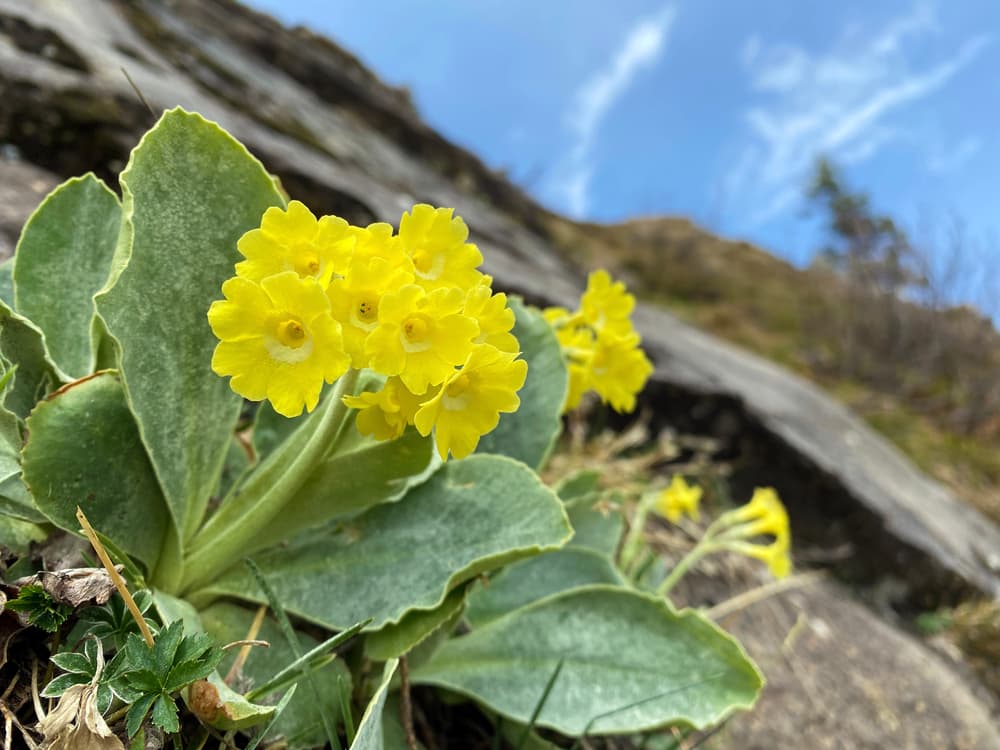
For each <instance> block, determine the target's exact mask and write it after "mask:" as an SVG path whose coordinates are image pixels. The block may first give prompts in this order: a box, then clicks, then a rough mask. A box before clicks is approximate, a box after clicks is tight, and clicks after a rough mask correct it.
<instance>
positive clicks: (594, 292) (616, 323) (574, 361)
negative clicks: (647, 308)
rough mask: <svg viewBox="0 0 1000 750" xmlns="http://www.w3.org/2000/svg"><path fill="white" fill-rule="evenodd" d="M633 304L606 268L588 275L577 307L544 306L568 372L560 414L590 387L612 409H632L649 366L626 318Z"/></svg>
mask: <svg viewBox="0 0 1000 750" xmlns="http://www.w3.org/2000/svg"><path fill="white" fill-rule="evenodd" d="M634 307H635V298H634V297H633V296H632V295H631V294H629V293H628V292H626V291H625V285H624V284H622V283H621V282H620V281H612V280H611V276H609V275H608V273H607V271H595V272H594V273H592V274H590V276H589V278H588V281H587V290H586V291H585V292H584V293H583V296H582V297H581V298H580V309H579V310H577V311H576V312H570V311H569V310H567V309H566V308H563V307H549V308H546V309H545V310H543V312H542V314H543V316H544V318H545V320H546V321H547V322H548V323H549V325H550V326H552V329H553V330H554V331H555V334H556V338H557V339H558V341H559V345H560V346H561V347H562V352H563V358H564V359H565V361H566V368H567V371H568V375H569V387H568V390H567V394H566V401H565V403H564V404H563V412H567V411H570V410H571V409H575V408H576V407H577V406H579V405H580V402H581V401H582V400H583V396H584V394H585V393H586V392H587V391H588V390H591V389H593V390H594V391H596V392H597V394H598V395H599V396H600V397H601V400H602V401H604V402H605V403H610V404H611V407H612V408H613V409H614V410H615V411H617V412H620V413H624V412H631V411H633V410H634V409H635V400H636V395H637V394H638V393H639V391H641V390H642V389H643V387H644V386H645V384H646V380H647V379H648V378H649V376H650V374H652V372H653V366H652V364H651V363H650V362H649V359H648V358H647V357H646V354H645V353H644V352H643V351H642V349H641V348H640V346H639V345H640V343H641V340H640V338H639V334H638V333H636V332H635V330H634V329H633V328H632V322H631V320H630V319H629V315H631V313H632V309H633V308H634Z"/></svg>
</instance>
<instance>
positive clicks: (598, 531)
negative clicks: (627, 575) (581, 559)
mask: <svg viewBox="0 0 1000 750" xmlns="http://www.w3.org/2000/svg"><path fill="white" fill-rule="evenodd" d="M600 503H601V500H600V496H593V495H591V496H589V497H581V498H579V499H577V500H574V501H572V502H569V503H566V513H567V514H568V515H569V522H570V524H572V526H573V531H574V532H575V533H574V534H573V540H572V541H571V542H570V546H572V547H581V548H584V549H590V550H594V551H595V552H598V553H600V554H602V555H604V556H605V557H607V558H609V559H611V558H613V557H614V555H615V553H616V552H617V551H618V545H619V543H620V542H621V538H622V533H623V532H624V531H625V519H624V518H623V517H622V514H621V512H620V511H618V510H617V509H615V508H607V509H605V508H602V506H601V505H600Z"/></svg>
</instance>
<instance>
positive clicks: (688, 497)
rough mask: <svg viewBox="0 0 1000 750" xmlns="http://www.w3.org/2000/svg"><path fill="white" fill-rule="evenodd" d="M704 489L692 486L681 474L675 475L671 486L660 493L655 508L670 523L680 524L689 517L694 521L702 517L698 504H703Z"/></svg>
mask: <svg viewBox="0 0 1000 750" xmlns="http://www.w3.org/2000/svg"><path fill="white" fill-rule="evenodd" d="M701 495H702V489H701V487H699V486H698V485H694V486H691V485H689V484H688V483H687V482H685V481H684V477H682V476H681V475H680V474H674V477H673V479H671V480H670V485H669V486H668V487H667V488H666V489H665V490H663V492H661V493H660V496H659V497H658V498H657V500H656V505H655V506H653V507H654V508H655V509H656V512H657V513H659V514H660V515H661V516H663V517H664V518H666V519H667V520H668V521H670V523H678V522H680V520H681V518H682V517H684V516H688V517H689V518H690V519H691V520H692V521H697V520H698V519H699V518H700V517H701V513H700V511H699V510H698V504H699V503H700V502H701Z"/></svg>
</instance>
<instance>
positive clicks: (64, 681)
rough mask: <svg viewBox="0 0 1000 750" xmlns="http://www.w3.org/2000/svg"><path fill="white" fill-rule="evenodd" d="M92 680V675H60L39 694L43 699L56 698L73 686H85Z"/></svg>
mask: <svg viewBox="0 0 1000 750" xmlns="http://www.w3.org/2000/svg"><path fill="white" fill-rule="evenodd" d="M92 678H93V675H86V674H77V673H70V674H61V675H59V676H58V677H56V678H55V679H53V680H51V681H50V682H49V684H48V685H46V686H45V689H44V690H43V691H42V692H41V696H42V697H43V698H58V697H59V696H60V695H62V694H63V693H65V692H66V691H67V690H68V689H69V688H71V687H73V685H86V684H87V683H88V682H90V680H91V679H92Z"/></svg>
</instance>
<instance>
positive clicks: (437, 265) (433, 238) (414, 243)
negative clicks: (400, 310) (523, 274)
mask: <svg viewBox="0 0 1000 750" xmlns="http://www.w3.org/2000/svg"><path fill="white" fill-rule="evenodd" d="M454 211H455V209H453V208H434V207H433V206H428V205H427V204H425V203H420V204H417V205H416V206H414V207H413V208H412V209H410V212H409V213H404V214H403V217H402V219H400V222H399V243H400V245H401V246H402V248H403V250H404V251H405V252H406V253H407V255H409V256H410V258H412V259H413V265H414V268H415V274H416V277H417V278H416V283H417V284H419V285H420V286H422V287H424V289H426V290H427V291H428V292H430V291H433V290H434V289H439V288H441V287H458V288H459V289H462V290H467V289H471V288H472V287H474V286H476V285H477V284H478V283H479V280H480V278H481V277H482V274H481V273H480V272H479V270H478V268H479V266H480V265H481V264H482V262H483V255H482V253H480V252H479V248H477V247H476V246H475V245H473V244H470V243H468V242H466V241H465V240H466V239H467V238H468V236H469V228H468V227H467V226H465V222H464V221H462V220H461V219H460V218H459V217H457V216H454V217H453V216H452V214H453V213H454Z"/></svg>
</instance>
